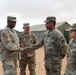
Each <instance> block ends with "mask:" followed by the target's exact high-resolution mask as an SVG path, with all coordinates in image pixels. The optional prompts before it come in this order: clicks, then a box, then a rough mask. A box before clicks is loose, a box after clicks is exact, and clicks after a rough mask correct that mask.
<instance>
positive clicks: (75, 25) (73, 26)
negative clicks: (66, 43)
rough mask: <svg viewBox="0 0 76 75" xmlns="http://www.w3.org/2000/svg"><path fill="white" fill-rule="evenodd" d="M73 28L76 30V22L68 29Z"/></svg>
mask: <svg viewBox="0 0 76 75" xmlns="http://www.w3.org/2000/svg"><path fill="white" fill-rule="evenodd" d="M72 30H76V23H74V24H72V26H71V27H70V28H68V29H67V30H66V31H72Z"/></svg>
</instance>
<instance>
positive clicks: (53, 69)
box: [45, 61, 62, 75]
mask: <svg viewBox="0 0 76 75" xmlns="http://www.w3.org/2000/svg"><path fill="white" fill-rule="evenodd" d="M61 66H62V63H57V62H53V63H50V62H48V61H45V70H46V75H61V73H60V72H61Z"/></svg>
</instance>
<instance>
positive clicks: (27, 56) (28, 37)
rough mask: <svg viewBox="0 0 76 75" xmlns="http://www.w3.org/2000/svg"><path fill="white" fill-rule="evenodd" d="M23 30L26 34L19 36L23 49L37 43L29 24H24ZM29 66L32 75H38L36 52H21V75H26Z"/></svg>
mask: <svg viewBox="0 0 76 75" xmlns="http://www.w3.org/2000/svg"><path fill="white" fill-rule="evenodd" d="M23 29H24V32H22V33H21V34H20V35H19V39H20V45H21V47H28V46H31V45H33V44H35V43H37V37H36V35H35V34H34V33H31V32H30V26H29V23H24V24H23ZM27 64H28V68H29V71H30V75H36V73H35V66H36V62H35V51H31V52H30V53H24V52H21V59H20V60H19V67H20V75H26V72H25V70H26V66H27Z"/></svg>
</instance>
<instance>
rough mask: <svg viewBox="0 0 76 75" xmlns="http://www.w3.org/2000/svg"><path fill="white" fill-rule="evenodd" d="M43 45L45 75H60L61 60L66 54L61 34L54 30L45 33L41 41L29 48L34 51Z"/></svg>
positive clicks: (65, 45)
mask: <svg viewBox="0 0 76 75" xmlns="http://www.w3.org/2000/svg"><path fill="white" fill-rule="evenodd" d="M43 45H44V52H45V58H44V60H45V69H46V75H61V74H60V71H61V65H62V59H63V58H64V56H65V54H66V49H67V44H66V41H65V39H64V36H63V35H62V33H61V32H60V31H59V30H57V29H54V30H53V31H52V32H51V31H49V30H48V31H47V32H45V34H44V36H43V38H42V40H41V41H40V42H39V43H37V44H35V45H33V46H30V47H29V48H30V50H36V49H38V48H40V47H42V46H43Z"/></svg>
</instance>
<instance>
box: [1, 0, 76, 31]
mask: <svg viewBox="0 0 76 75" xmlns="http://www.w3.org/2000/svg"><path fill="white" fill-rule="evenodd" d="M9 15H10V16H16V17H17V24H16V27H15V29H16V30H18V31H22V30H23V29H22V27H23V23H30V26H32V25H38V24H43V23H44V20H45V19H46V17H48V16H55V17H56V19H57V22H64V21H66V22H68V23H69V24H73V23H75V22H76V0H0V29H2V28H4V27H5V26H6V25H7V16H9Z"/></svg>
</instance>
